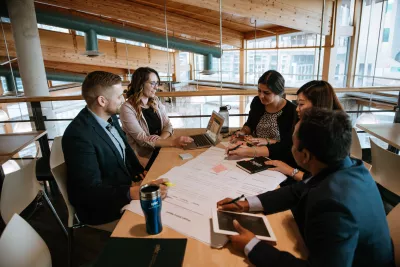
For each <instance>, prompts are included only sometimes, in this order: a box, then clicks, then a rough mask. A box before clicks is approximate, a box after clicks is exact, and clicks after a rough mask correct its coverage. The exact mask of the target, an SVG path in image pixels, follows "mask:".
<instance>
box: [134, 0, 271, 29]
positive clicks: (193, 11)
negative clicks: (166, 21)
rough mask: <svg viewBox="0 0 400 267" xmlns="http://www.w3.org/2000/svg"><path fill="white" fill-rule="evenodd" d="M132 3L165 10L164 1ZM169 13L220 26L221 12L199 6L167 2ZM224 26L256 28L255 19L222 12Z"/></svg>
mask: <svg viewBox="0 0 400 267" xmlns="http://www.w3.org/2000/svg"><path fill="white" fill-rule="evenodd" d="M131 1H132V2H140V3H141V4H143V5H147V6H151V7H155V8H158V9H162V10H164V1H163V0H136V1H134V0H131ZM167 11H168V12H171V13H174V14H179V15H182V16H187V17H190V18H193V19H197V20H201V21H205V22H209V23H212V24H214V25H219V11H215V10H211V9H206V8H203V7H199V6H191V5H186V4H182V3H178V2H174V1H167ZM222 25H223V27H226V28H229V29H233V30H237V31H240V32H248V31H250V30H252V29H253V28H254V25H255V23H254V19H251V18H247V17H242V16H237V15H234V14H229V13H226V12H224V10H222ZM272 26H275V25H274V24H271V23H268V22H266V21H261V20H259V21H257V27H259V28H263V29H265V28H268V27H272Z"/></svg>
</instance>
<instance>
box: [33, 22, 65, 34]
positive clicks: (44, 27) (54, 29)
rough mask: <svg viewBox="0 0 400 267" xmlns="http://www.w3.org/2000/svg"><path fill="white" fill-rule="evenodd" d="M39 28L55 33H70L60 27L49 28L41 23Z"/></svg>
mask: <svg viewBox="0 0 400 267" xmlns="http://www.w3.org/2000/svg"><path fill="white" fill-rule="evenodd" d="M38 28H39V29H43V30H48V31H53V32H63V33H69V30H68V29H65V28H60V27H56V26H49V25H45V24H40V23H38Z"/></svg>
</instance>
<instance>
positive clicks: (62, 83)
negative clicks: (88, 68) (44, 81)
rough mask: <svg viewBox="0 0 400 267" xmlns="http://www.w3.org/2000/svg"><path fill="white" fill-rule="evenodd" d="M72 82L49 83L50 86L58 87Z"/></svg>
mask: <svg viewBox="0 0 400 267" xmlns="http://www.w3.org/2000/svg"><path fill="white" fill-rule="evenodd" d="M70 83H72V82H64V81H51V85H52V86H58V85H65V84H70Z"/></svg>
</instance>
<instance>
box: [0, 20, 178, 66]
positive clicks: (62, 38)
mask: <svg viewBox="0 0 400 267" xmlns="http://www.w3.org/2000/svg"><path fill="white" fill-rule="evenodd" d="M3 27H4V31H5V35H6V40H7V42H8V50H9V53H10V56H12V57H16V56H17V55H16V51H15V46H14V39H13V37H12V32H11V25H9V24H3ZM39 35H40V43H41V46H42V53H43V59H44V60H45V61H54V62H62V63H73V64H74V63H75V64H85V65H91V66H103V67H111V68H119V69H128V68H130V69H137V68H138V67H143V66H149V67H152V68H154V69H156V70H157V71H160V72H167V71H168V64H167V63H168V62H167V54H166V53H167V52H166V51H161V50H157V49H149V51H147V48H145V47H139V46H134V45H126V47H125V44H122V43H117V57H115V50H114V44H113V42H111V41H105V40H99V51H100V52H103V53H104V55H102V56H98V57H92V58H90V57H86V56H84V55H81V53H83V52H84V51H85V42H84V37H83V36H76V43H77V47H78V52H75V48H74V45H73V43H72V41H71V38H72V36H71V35H70V34H67V33H59V32H53V31H47V30H41V29H39ZM126 50H127V51H126ZM148 53H150V55H151V60H150V61H149V58H148ZM170 54H171V56H170V58H172V55H173V54H172V53H170ZM5 55H7V52H6V49H5V44H4V37H3V36H2V35H0V56H5ZM172 68H173V65H172Z"/></svg>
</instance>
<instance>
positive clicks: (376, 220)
mask: <svg viewBox="0 0 400 267" xmlns="http://www.w3.org/2000/svg"><path fill="white" fill-rule="evenodd" d="M258 197H259V199H260V201H261V203H262V205H263V207H264V212H265V213H266V214H271V213H276V212H280V211H284V210H287V209H291V208H292V210H293V215H294V218H295V220H296V222H297V225H298V226H299V230H300V233H301V234H302V236H303V239H304V241H305V243H306V245H307V247H308V249H309V252H310V253H309V258H308V260H300V259H298V258H295V257H294V256H293V255H291V254H290V253H287V252H283V251H279V250H278V249H276V248H274V247H273V246H270V245H268V244H267V243H265V242H259V243H258V244H257V245H256V246H255V247H254V248H253V250H252V251H251V252H250V253H249V255H248V256H249V259H250V261H251V262H252V263H253V264H255V265H256V266H269V267H274V266H298V267H303V266H304V267H305V266H318V267H322V266H323V267H350V266H353V267H359V266H360V267H361V266H368V267H388V266H393V247H392V242H391V239H390V234H389V228H388V224H387V221H386V215H385V211H384V209H383V204H382V200H381V198H380V195H379V192H378V189H377V186H376V183H375V182H374V180H373V179H372V177H371V175H370V173H369V172H368V170H367V169H366V168H365V167H364V164H363V162H362V161H361V160H353V159H350V158H349V157H347V158H346V159H345V160H343V161H342V162H340V163H339V164H337V165H336V166H332V167H330V168H327V169H325V170H323V171H322V172H321V173H319V174H318V175H316V176H314V177H313V178H311V180H310V181H309V182H308V183H306V184H305V183H303V182H299V183H296V184H293V185H291V186H285V187H282V188H280V189H278V190H275V191H271V192H267V193H264V194H261V195H259V196H258ZM278 242H279V240H278Z"/></svg>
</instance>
